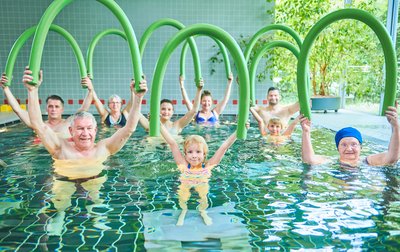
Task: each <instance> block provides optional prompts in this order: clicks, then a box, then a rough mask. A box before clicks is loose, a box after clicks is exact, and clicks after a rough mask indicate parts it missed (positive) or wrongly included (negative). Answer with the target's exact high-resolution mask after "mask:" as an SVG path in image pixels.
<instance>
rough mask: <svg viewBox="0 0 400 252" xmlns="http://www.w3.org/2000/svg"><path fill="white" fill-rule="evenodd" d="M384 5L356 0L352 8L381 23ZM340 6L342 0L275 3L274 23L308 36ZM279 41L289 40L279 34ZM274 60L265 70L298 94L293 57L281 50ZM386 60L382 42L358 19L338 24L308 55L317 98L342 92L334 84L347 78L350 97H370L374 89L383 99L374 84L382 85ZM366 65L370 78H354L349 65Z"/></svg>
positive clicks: (273, 57)
mask: <svg viewBox="0 0 400 252" xmlns="http://www.w3.org/2000/svg"><path fill="white" fill-rule="evenodd" d="M383 2H384V1H372V0H365V1H353V3H352V7H354V8H359V9H363V10H366V11H368V12H370V13H372V14H373V15H375V16H376V17H377V18H378V19H379V20H384V15H385V10H386V7H385V6H386V5H385V4H383V5H382V3H383ZM340 8H343V0H340V1H339V0H337V1H331V0H299V1H291V0H280V1H276V5H275V11H274V13H275V23H282V24H285V25H288V26H290V27H291V28H293V29H294V30H295V31H297V32H298V33H299V34H300V36H301V37H303V38H304V37H305V36H306V35H307V33H308V31H309V30H310V29H311V27H312V26H313V25H314V24H315V23H316V22H317V21H318V20H319V19H321V18H322V17H323V16H324V15H326V14H328V13H330V12H331V11H334V10H337V9H340ZM274 39H276V40H288V39H290V38H288V36H287V35H286V34H283V33H281V32H276V33H275V36H274ZM270 57H271V60H270V61H269V64H268V65H267V66H266V70H268V71H271V77H272V78H273V77H274V76H277V75H281V76H280V77H281V79H282V81H281V82H280V83H278V86H279V87H280V88H281V89H286V90H287V91H291V92H296V85H295V84H296V64H295V63H293V62H294V61H295V60H294V59H293V58H294V56H293V55H291V54H290V53H288V52H285V51H284V50H282V49H275V50H273V51H272V53H271V56H270ZM383 60H384V59H383V53H382V51H381V47H380V44H379V41H378V39H377V38H376V35H375V34H374V33H373V32H372V30H371V29H370V28H369V27H368V26H366V25H365V24H364V23H362V22H359V21H356V20H342V21H339V22H335V23H333V24H331V25H330V26H329V27H328V28H327V29H325V30H324V31H323V32H322V33H321V34H320V35H319V37H318V38H317V40H316V41H315V42H314V46H313V49H312V51H311V54H310V56H309V66H310V77H311V86H312V90H313V94H314V95H321V96H327V95H332V94H337V91H338V90H337V87H334V86H333V85H332V84H333V83H338V82H343V81H344V80H347V83H348V85H347V86H346V92H347V94H354V96H355V97H365V95H366V94H369V93H368V92H370V91H372V90H374V91H373V92H372V93H373V95H372V97H375V98H379V92H380V88H376V87H375V89H373V88H370V86H371V85H377V83H378V85H379V83H381V81H382V66H383ZM362 65H368V66H369V71H370V72H369V73H368V78H367V77H366V76H365V75H366V74H364V75H362V74H354V71H349V70H348V67H349V66H362ZM281 73H284V74H283V75H282V74H281ZM283 87H286V88H283ZM365 87H368V88H365ZM375 98H374V99H375Z"/></svg>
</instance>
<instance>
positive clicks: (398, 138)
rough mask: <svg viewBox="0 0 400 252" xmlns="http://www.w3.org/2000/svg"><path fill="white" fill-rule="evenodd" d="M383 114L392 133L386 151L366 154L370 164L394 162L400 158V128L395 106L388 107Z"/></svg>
mask: <svg viewBox="0 0 400 252" xmlns="http://www.w3.org/2000/svg"><path fill="white" fill-rule="evenodd" d="M385 115H386V118H387V120H388V122H389V123H390V125H391V126H392V135H391V137H390V142H389V146H388V151H387V152H384V153H379V154H374V155H370V156H368V157H367V160H368V163H369V164H370V165H389V164H395V163H396V162H397V161H398V160H399V158H400V129H399V121H398V119H397V109H396V108H395V107H388V109H387V110H386V112H385Z"/></svg>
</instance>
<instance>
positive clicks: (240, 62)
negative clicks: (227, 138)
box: [150, 24, 250, 139]
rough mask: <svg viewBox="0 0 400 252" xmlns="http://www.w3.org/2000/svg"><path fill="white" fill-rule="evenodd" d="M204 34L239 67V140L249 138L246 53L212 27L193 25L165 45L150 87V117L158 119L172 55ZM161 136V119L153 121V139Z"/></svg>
mask: <svg viewBox="0 0 400 252" xmlns="http://www.w3.org/2000/svg"><path fill="white" fill-rule="evenodd" d="M197 34H201V35H207V36H210V37H215V38H216V39H218V40H220V41H221V42H222V43H224V45H225V46H226V47H227V48H228V50H229V51H230V53H231V55H232V58H233V59H234V62H235V64H236V66H237V70H238V76H239V91H240V92H239V94H240V97H239V106H238V109H239V113H238V128H237V137H238V138H239V139H245V138H246V128H245V124H246V122H247V119H248V116H249V106H250V103H249V99H250V94H249V72H248V69H247V66H246V61H245V59H244V56H243V53H242V51H241V49H240V47H239V45H238V44H237V43H236V41H235V39H234V38H233V37H232V36H231V35H230V34H229V33H227V32H226V31H224V30H223V29H221V28H219V27H217V26H214V25H210V24H194V25H190V26H187V27H186V28H184V29H182V30H180V31H179V32H178V33H177V34H175V35H174V37H173V38H171V39H170V40H169V41H168V43H167V44H165V46H164V48H163V50H162V51H161V54H160V57H159V59H158V61H157V65H156V68H155V70H154V76H153V83H152V86H151V97H150V114H151V115H159V114H160V106H159V104H158V102H159V101H160V98H161V88H162V83H163V77H164V74H165V71H166V66H167V63H168V61H169V58H170V56H171V54H172V52H173V51H174V50H175V49H176V48H177V47H178V45H179V44H180V43H182V42H183V41H184V40H185V39H187V38H188V37H191V36H194V35H197ZM159 133H160V118H159V116H151V117H150V136H158V135H159Z"/></svg>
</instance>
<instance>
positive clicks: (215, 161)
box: [207, 131, 237, 169]
mask: <svg viewBox="0 0 400 252" xmlns="http://www.w3.org/2000/svg"><path fill="white" fill-rule="evenodd" d="M236 134H237V132H236V131H235V132H233V133H232V135H230V136H229V137H228V139H226V140H225V142H223V143H222V145H221V146H220V147H219V148H218V150H217V151H216V152H215V153H214V155H213V156H212V158H210V159H209V160H208V162H207V167H210V169H212V168H214V167H215V166H216V165H218V164H219V163H220V162H221V159H222V158H223V157H224V155H225V153H226V151H227V150H228V149H229V147H231V146H232V144H233V143H234V142H235V141H236V139H237V136H236Z"/></svg>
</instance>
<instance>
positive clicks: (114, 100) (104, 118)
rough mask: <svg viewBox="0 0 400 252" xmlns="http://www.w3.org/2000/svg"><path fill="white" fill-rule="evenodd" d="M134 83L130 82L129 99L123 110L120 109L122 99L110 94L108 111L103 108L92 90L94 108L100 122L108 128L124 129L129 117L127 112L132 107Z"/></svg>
mask: <svg viewBox="0 0 400 252" xmlns="http://www.w3.org/2000/svg"><path fill="white" fill-rule="evenodd" d="M133 83H134V81H133V80H132V81H131V84H130V89H131V99H130V100H129V102H128V104H127V105H126V107H125V108H124V109H122V99H121V97H119V96H118V95H116V94H112V95H111V96H110V97H109V98H108V108H109V110H108V109H106V108H105V107H104V105H103V104H102V103H101V101H100V99H99V98H98V96H97V94H96V92H95V91H94V88H93V100H94V104H95V106H96V109H97V111H98V112H99V114H100V117H101V122H102V123H103V124H105V125H107V126H108V127H117V128H121V127H124V126H125V124H126V120H127V118H128V115H129V110H130V109H131V107H132V99H133V97H134V95H135V93H134V90H135V86H134V84H133Z"/></svg>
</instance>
